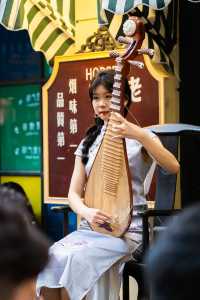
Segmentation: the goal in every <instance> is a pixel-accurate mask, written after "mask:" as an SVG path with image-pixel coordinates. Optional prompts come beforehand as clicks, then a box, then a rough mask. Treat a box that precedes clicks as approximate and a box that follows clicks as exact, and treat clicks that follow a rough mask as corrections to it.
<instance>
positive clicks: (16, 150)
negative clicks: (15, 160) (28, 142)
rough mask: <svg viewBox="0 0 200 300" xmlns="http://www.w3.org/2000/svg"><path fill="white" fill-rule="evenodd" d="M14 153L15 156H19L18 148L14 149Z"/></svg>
mask: <svg viewBox="0 0 200 300" xmlns="http://www.w3.org/2000/svg"><path fill="white" fill-rule="evenodd" d="M14 153H15V155H19V154H20V149H19V147H17V148H15V150H14Z"/></svg>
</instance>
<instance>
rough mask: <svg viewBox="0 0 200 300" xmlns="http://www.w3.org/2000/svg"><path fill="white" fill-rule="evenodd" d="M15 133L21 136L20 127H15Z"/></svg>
mask: <svg viewBox="0 0 200 300" xmlns="http://www.w3.org/2000/svg"><path fill="white" fill-rule="evenodd" d="M14 133H16V134H19V127H18V126H15V127H14Z"/></svg>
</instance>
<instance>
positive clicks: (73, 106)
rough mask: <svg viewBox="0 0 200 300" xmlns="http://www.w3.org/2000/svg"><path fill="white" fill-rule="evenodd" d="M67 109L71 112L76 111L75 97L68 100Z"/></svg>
mask: <svg viewBox="0 0 200 300" xmlns="http://www.w3.org/2000/svg"><path fill="white" fill-rule="evenodd" d="M69 111H71V112H72V113H73V114H76V113H77V101H76V99H73V100H69Z"/></svg>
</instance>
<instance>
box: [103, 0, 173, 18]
mask: <svg viewBox="0 0 200 300" xmlns="http://www.w3.org/2000/svg"><path fill="white" fill-rule="evenodd" d="M171 1H172V0H102V8H103V9H106V10H109V11H111V12H112V13H115V14H119V15H122V14H126V13H128V12H129V11H131V10H133V9H134V7H136V6H138V5H147V6H150V7H151V8H153V9H156V10H158V9H164V8H165V7H166V6H167V5H168V4H169V3H170V2H171Z"/></svg>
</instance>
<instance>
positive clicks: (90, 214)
mask: <svg viewBox="0 0 200 300" xmlns="http://www.w3.org/2000/svg"><path fill="white" fill-rule="evenodd" d="M83 217H84V218H85V219H86V220H87V221H88V222H89V223H90V224H91V225H96V224H104V223H105V222H107V223H111V221H112V218H111V216H110V215H108V214H107V213H104V212H102V211H101V210H100V209H96V208H90V207H87V208H86V209H85V212H84V214H83Z"/></svg>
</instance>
